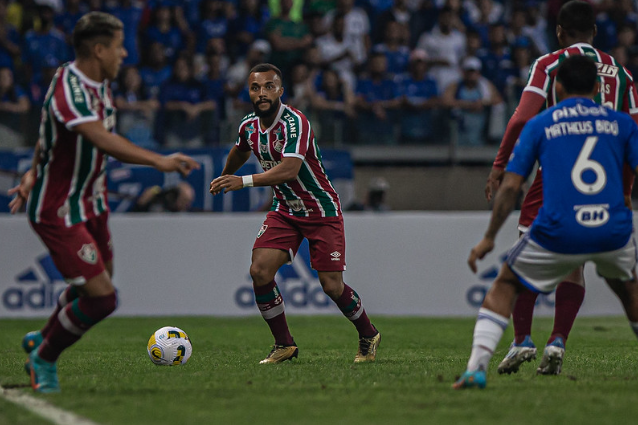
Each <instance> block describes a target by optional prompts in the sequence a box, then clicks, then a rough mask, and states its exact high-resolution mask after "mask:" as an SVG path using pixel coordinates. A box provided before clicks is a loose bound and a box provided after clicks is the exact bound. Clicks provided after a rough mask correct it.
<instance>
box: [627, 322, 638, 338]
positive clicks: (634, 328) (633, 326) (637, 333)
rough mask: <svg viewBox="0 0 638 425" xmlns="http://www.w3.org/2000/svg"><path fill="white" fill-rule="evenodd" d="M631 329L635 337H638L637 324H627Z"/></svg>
mask: <svg viewBox="0 0 638 425" xmlns="http://www.w3.org/2000/svg"><path fill="white" fill-rule="evenodd" d="M629 325H630V326H631V329H632V330H633V331H634V333H635V334H636V336H638V322H629Z"/></svg>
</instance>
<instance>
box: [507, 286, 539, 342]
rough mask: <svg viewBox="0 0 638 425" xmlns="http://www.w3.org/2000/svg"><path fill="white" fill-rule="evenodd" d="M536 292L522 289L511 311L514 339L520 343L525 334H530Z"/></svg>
mask: <svg viewBox="0 0 638 425" xmlns="http://www.w3.org/2000/svg"><path fill="white" fill-rule="evenodd" d="M537 297H538V292H533V291H530V290H529V289H526V290H524V291H523V292H521V293H520V294H518V298H517V299H516V304H514V311H513V312H512V322H513V323H514V341H515V342H516V343H517V344H520V343H521V342H523V340H524V339H525V336H527V335H531V334H532V319H533V318H534V305H535V304H536V298H537Z"/></svg>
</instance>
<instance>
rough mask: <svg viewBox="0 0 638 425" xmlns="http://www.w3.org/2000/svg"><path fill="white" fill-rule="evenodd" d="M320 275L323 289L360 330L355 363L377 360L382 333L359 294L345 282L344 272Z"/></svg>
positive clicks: (321, 273)
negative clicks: (371, 321)
mask: <svg viewBox="0 0 638 425" xmlns="http://www.w3.org/2000/svg"><path fill="white" fill-rule="evenodd" d="M318 275H319V282H320V283H321V287H322V288H323V291H324V292H325V293H326V295H328V296H329V297H330V298H331V299H332V300H333V301H334V302H335V304H337V307H339V310H341V312H342V313H343V315H344V316H346V317H347V318H348V320H350V321H351V322H352V324H353V325H354V326H355V328H357V332H359V350H358V351H357V355H356V356H355V358H354V361H355V363H363V362H373V361H375V360H376V356H377V348H378V347H379V343H380V342H381V334H380V333H379V331H377V329H376V328H375V327H374V326H373V325H372V323H370V319H369V318H368V315H367V314H366V311H365V309H364V308H363V305H362V303H361V298H360V297H359V294H357V293H356V292H355V290H354V289H352V288H351V287H349V286H348V285H346V284H345V283H344V282H343V272H340V271H339V272H318Z"/></svg>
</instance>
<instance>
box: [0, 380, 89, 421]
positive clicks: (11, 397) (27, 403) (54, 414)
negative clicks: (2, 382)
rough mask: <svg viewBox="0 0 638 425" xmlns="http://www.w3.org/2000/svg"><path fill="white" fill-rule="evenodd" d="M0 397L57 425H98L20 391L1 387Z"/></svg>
mask: <svg viewBox="0 0 638 425" xmlns="http://www.w3.org/2000/svg"><path fill="white" fill-rule="evenodd" d="M0 397H2V398H4V399H5V400H8V401H10V402H11V403H13V404H17V405H19V406H22V407H24V408H25V409H26V410H28V411H29V412H31V413H35V414H36V415H38V416H40V417H42V418H44V419H46V420H48V421H50V422H51V423H54V424H55V425H98V424H97V423H95V422H93V421H91V420H88V419H86V418H83V417H81V416H78V415H76V414H75V413H71V412H67V411H66V410H62V409H60V408H58V407H55V406H53V405H51V404H49V403H47V402H46V401H44V400H42V399H40V398H37V397H33V396H31V395H29V394H27V393H26V392H24V391H22V390H19V389H6V388H3V387H2V386H0Z"/></svg>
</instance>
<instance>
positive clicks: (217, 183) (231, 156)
mask: <svg viewBox="0 0 638 425" xmlns="http://www.w3.org/2000/svg"><path fill="white" fill-rule="evenodd" d="M250 154H251V152H250V151H241V150H239V148H238V147H237V146H233V147H232V149H231V150H230V152H229V153H228V158H226V165H225V166H224V169H223V170H222V173H221V175H220V176H219V177H217V178H216V179H214V180H213V181H212V182H210V189H209V192H210V193H212V194H213V195H217V194H218V193H220V192H221V191H222V190H224V193H226V192H229V191H231V190H239V189H241V188H243V187H246V186H248V185H246V186H245V185H244V181H243V180H242V178H241V177H238V176H233V174H234V173H235V172H236V171H237V170H239V169H240V168H241V166H242V165H244V164H245V163H246V161H248V158H250ZM230 187H232V189H230Z"/></svg>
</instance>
